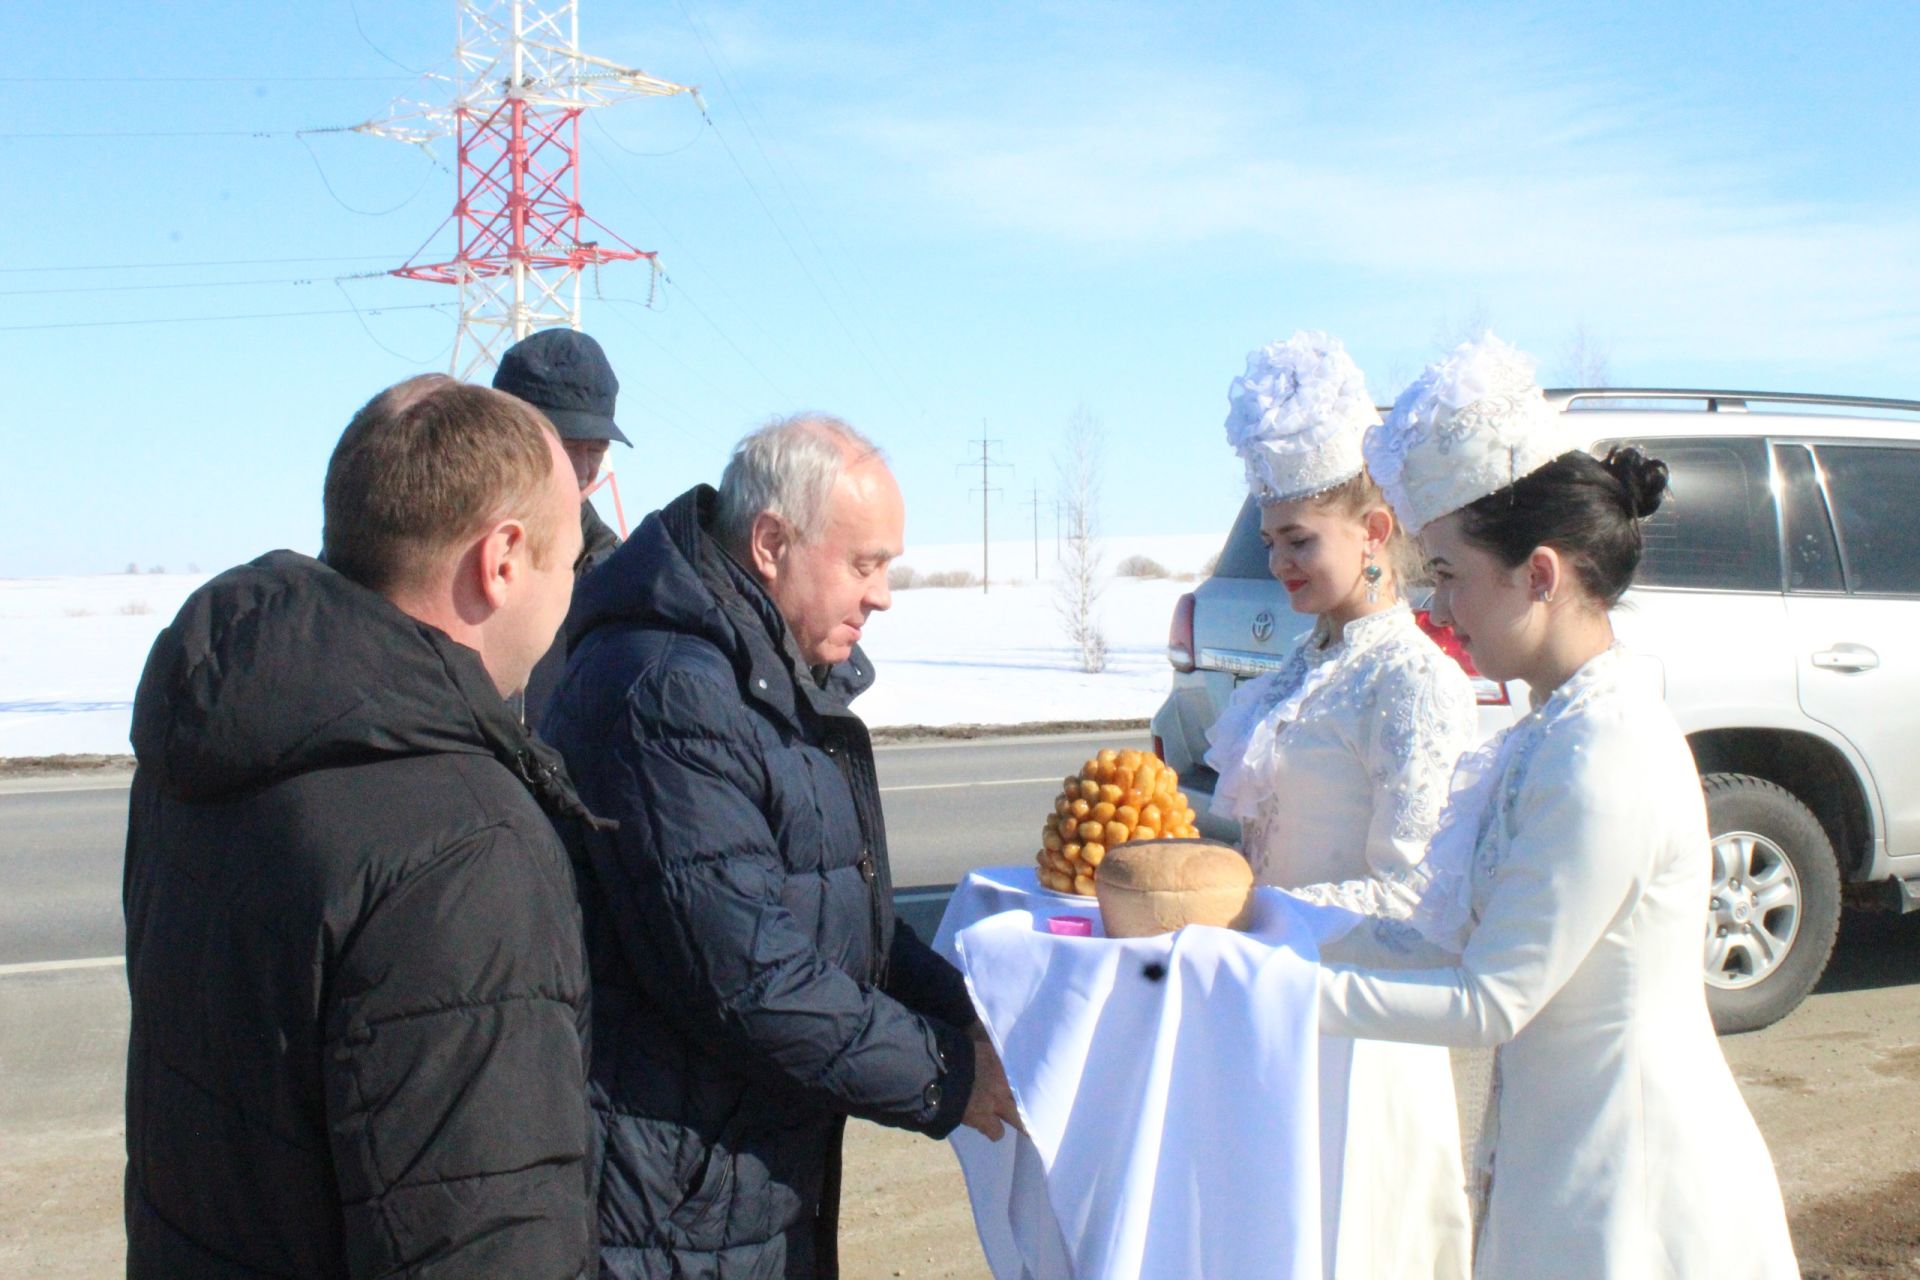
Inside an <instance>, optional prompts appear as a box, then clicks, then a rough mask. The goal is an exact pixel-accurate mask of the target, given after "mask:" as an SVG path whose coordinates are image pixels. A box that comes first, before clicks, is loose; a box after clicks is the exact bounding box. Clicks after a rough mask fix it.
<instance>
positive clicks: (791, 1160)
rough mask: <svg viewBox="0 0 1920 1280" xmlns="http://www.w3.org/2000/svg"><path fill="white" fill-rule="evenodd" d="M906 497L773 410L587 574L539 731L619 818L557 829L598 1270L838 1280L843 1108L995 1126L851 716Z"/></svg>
mask: <svg viewBox="0 0 1920 1280" xmlns="http://www.w3.org/2000/svg"><path fill="white" fill-rule="evenodd" d="M902 512H903V509H902V506H901V499H900V491H899V488H898V486H896V485H895V484H894V482H893V477H892V475H891V474H890V473H889V472H888V471H887V468H886V465H885V463H884V462H883V461H882V460H881V458H880V457H879V455H878V453H877V451H875V450H874V449H873V447H872V446H871V445H870V444H868V443H867V442H866V441H864V440H862V439H861V438H860V437H859V436H858V435H856V434H854V433H853V431H852V430H851V429H850V428H848V427H847V426H846V425H845V424H844V423H841V422H839V421H837V420H835V419H830V418H821V417H807V418H800V419H794V420H789V421H786V422H782V423H777V424H775V425H773V426H771V427H768V428H765V429H763V430H762V431H760V432H757V433H755V434H754V435H752V436H749V437H748V438H747V439H746V440H744V441H742V442H741V444H740V446H739V448H738V449H736V450H735V452H734V456H733V460H732V462H731V463H729V465H728V467H727V473H726V476H725V478H724V479H723V480H722V482H721V490H720V492H719V493H718V494H716V493H715V492H714V490H712V489H710V488H707V487H705V486H701V487H699V488H696V489H694V490H692V491H691V492H689V493H687V494H684V495H683V496H681V497H680V498H678V499H677V500H675V501H674V502H673V503H671V504H670V505H669V506H667V507H666V508H665V509H663V510H661V511H657V512H655V513H653V514H652V515H650V516H649V517H647V519H646V521H645V522H644V523H642V524H641V526H640V528H639V529H638V530H636V531H635V533H634V535H633V537H631V538H630V539H628V541H627V542H626V543H625V545H623V546H622V547H621V548H620V550H619V551H617V552H615V553H614V555H613V557H612V558H611V559H609V560H608V561H607V562H606V563H605V564H604V565H602V566H601V567H600V568H599V569H598V570H597V571H596V572H595V573H594V574H593V576H592V577H590V578H589V579H588V580H587V582H586V583H585V584H584V586H583V587H582V589H581V599H580V601H579V602H578V604H577V607H576V611H575V618H576V619H579V620H580V621H579V622H578V623H577V625H576V626H573V627H570V629H569V630H570V638H571V644H572V653H571V656H570V658H569V661H568V666H567V673H566V675H565V677H564V678H563V679H562V681H561V684H560V688H559V690H558V691H557V692H556V693H555V695H554V698H553V701H552V702H551V703H549V706H548V712H547V717H546V720H545V722H544V725H543V726H542V730H543V732H544V733H545V734H546V735H547V737H548V739H549V740H550V741H551V742H553V743H554V745H555V746H557V747H558V748H559V749H560V750H561V752H562V753H563V754H564V755H565V756H566V757H567V761H568V764H569V766H570V767H571V768H572V770H573V773H574V776H575V778H576V779H577V780H578V782H579V785H580V792H581V795H582V797H583V798H584V799H585V800H586V802H587V804H588V806H589V807H591V808H592V809H593V810H594V811H595V812H598V813H603V814H605V815H607V816H608V817H610V818H616V819H618V820H619V829H618V830H617V831H605V830H590V829H584V828H578V829H576V830H575V831H574V832H573V833H571V834H569V838H568V841H569V844H570V845H571V846H572V847H573V849H574V851H575V854H576V871H577V874H578V876H579V879H580V886H581V895H582V898H581V901H582V906H583V908H584V913H585V916H586V924H587V950H588V955H589V957H590V958H591V961H592V968H593V983H594V1059H593V1071H592V1097H593V1103H594V1107H595V1109H596V1111H597V1113H598V1116H599V1123H600V1127H601V1140H602V1141H603V1143H604V1144H605V1161H604V1164H603V1167H602V1174H601V1191H600V1221H599V1229H600V1247H601V1262H602V1272H601V1274H602V1275H603V1276H604V1277H610V1278H612V1280H640V1278H642V1277H644V1278H646V1280H691V1278H694V1277H699V1278H701V1280H772V1278H774V1277H812V1276H823V1277H824V1276H834V1275H837V1274H838V1266H837V1263H836V1255H835V1233H836V1226H837V1211H838V1202H839V1170H840V1143H841V1132H842V1129H843V1127H844V1125H845V1122H846V1117H847V1116H849V1115H855V1116H861V1117H865V1118H867V1119H870V1120H875V1121H878V1122H880V1123H882V1124H889V1125H896V1126H899V1127H902V1128H908V1129H915V1130H918V1131H920V1132H922V1133H925V1134H928V1135H930V1136H933V1137H944V1136H945V1135H946V1134H947V1133H949V1132H950V1131H951V1130H952V1129H953V1128H954V1126H955V1125H957V1124H960V1123H962V1122H963V1121H964V1122H965V1123H968V1124H971V1125H973V1126H975V1127H977V1128H979V1129H980V1130H981V1131H982V1132H984V1133H986V1134H988V1136H990V1137H998V1136H999V1134H1000V1125H1001V1121H1002V1120H1003V1119H1004V1120H1013V1119H1015V1117H1016V1116H1017V1113H1016V1111H1015V1109H1014V1107H1013V1102H1012V1096H1011V1094H1010V1092H1009V1091H1008V1089H1007V1085H1006V1077H1005V1075H1004V1073H1003V1072H1002V1070H1001V1068H1000V1064H999V1061H998V1059H997V1058H996V1057H995V1056H994V1053H993V1050H992V1048H991V1046H990V1045H989V1044H988V1043H987V1042H986V1041H985V1039H984V1038H979V1033H978V1032H977V1029H976V1023H975V1017H974V1012H973V1006H972V1002H971V1001H970V999H969V998H968V996H967V992H966V987H965V984H964V982H963V981H962V980H961V978H960V975H959V973H958V972H957V971H955V970H954V969H953V967H952V966H951V965H949V964H947V963H946V962H945V961H944V960H942V959H940V958H939V957H937V956H936V955H934V954H933V952H932V951H931V950H929V949H928V947H927V945H926V944H925V943H924V942H922V941H921V940H920V939H919V938H917V937H916V936H914V933H913V931H912V930H911V929H910V928H908V927H906V926H905V925H896V923H895V921H894V918H893V911H892V903H891V896H890V889H891V885H890V878H889V874H888V870H887V843H886V829H885V825H884V823H883V822H882V819H881V814H880V793H879V786H878V784H877V781H876V777H875V773H874V761H873V747H872V742H871V740H870V739H869V738H868V736H867V730H866V727H865V725H864V724H862V723H861V721H860V718H859V717H858V716H856V715H855V714H854V713H853V712H852V710H850V709H849V707H848V703H849V702H850V701H851V700H852V699H853V698H854V697H855V696H856V695H857V694H859V693H860V692H861V691H862V690H864V689H865V688H866V687H867V686H868V685H869V684H870V683H872V680H873V669H872V667H871V666H870V665H869V664H868V662H867V660H866V656H865V655H864V654H863V653H862V652H861V651H860V649H859V648H858V646H857V643H856V642H857V641H858V639H859V635H860V629H861V627H862V625H863V624H864V623H865V620H866V617H867V615H868V614H869V613H870V612H872V611H873V610H876V609H884V608H886V607H887V604H888V602H889V598H888V595H887V585H886V578H887V564H888V561H889V560H890V559H891V558H892V557H893V556H895V555H897V554H898V553H899V550H900V539H901V530H902V522H903V514H902ZM564 829H565V828H564V827H563V830H564ZM970 1031H972V1032H974V1034H969V1032H970Z"/></svg>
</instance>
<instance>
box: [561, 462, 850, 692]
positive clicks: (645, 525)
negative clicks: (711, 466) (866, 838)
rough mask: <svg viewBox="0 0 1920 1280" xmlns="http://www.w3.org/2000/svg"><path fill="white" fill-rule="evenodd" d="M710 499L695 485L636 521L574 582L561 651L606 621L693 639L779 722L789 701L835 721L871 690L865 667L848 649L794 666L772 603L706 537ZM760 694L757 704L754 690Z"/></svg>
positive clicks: (788, 637) (708, 491)
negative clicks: (717, 655)
mask: <svg viewBox="0 0 1920 1280" xmlns="http://www.w3.org/2000/svg"><path fill="white" fill-rule="evenodd" d="M717 498H718V495H717V494H716V493H715V492H714V490H713V488H712V486H710V485H704V484H703V485H696V486H695V487H693V488H692V489H689V490H687V492H685V493H683V494H681V495H680V496H679V497H678V498H675V499H674V500H673V501H672V502H670V503H668V504H667V505H666V506H664V507H662V508H660V510H658V511H655V512H653V513H652V514H651V515H649V516H648V517H647V518H646V519H645V520H643V521H641V523H640V527H639V528H637V529H635V530H634V531H633V535H632V536H631V537H629V538H628V539H627V540H626V541H625V542H624V543H622V544H621V545H620V549H619V550H618V551H616V552H614V553H613V555H612V556H610V557H608V559H607V560H606V561H605V562H604V563H603V564H601V565H600V567H599V568H598V569H596V570H594V571H593V572H592V573H591V574H589V575H588V576H587V577H586V579H585V580H584V581H582V583H581V584H580V588H579V591H578V593H577V595H576V598H575V601H574V610H573V614H572V616H571V618H570V619H569V620H568V623H567V632H568V640H569V644H570V646H572V647H576V648H577V647H578V646H579V644H580V642H581V640H582V638H583V637H585V636H586V635H587V634H588V633H589V632H590V631H592V630H593V629H594V628H596V627H599V626H603V625H607V624H610V623H617V624H622V625H628V626H642V627H648V628H657V629H660V630H666V631H677V632H681V633H683V634H686V635H692V636H698V637H699V638H701V639H703V640H706V641H707V642H708V643H710V644H712V645H713V646H714V647H715V648H717V649H719V650H720V651H721V652H722V653H724V654H726V655H727V657H728V658H729V659H730V660H731V661H732V663H733V665H734V668H735V670H736V671H737V672H738V673H739V675H740V678H741V682H742V687H743V689H745V690H747V691H748V693H749V695H750V696H754V697H756V700H758V701H762V702H767V703H770V704H771V705H773V706H775V707H776V709H778V710H780V711H781V712H782V713H783V714H784V715H785V716H786V717H787V718H789V719H796V718H797V711H796V709H795V701H796V698H797V697H805V698H806V699H807V700H808V701H810V702H812V703H813V704H814V705H815V707H816V709H818V710H821V711H822V712H823V713H832V712H834V711H838V712H842V713H844V712H845V711H846V704H847V703H849V702H851V701H852V700H853V699H854V698H855V697H857V696H859V695H860V694H861V693H863V692H865V691H866V690H867V688H868V687H869V686H870V685H872V683H873V664H872V663H871V662H868V661H867V655H866V654H865V653H864V652H862V651H861V649H860V648H859V647H858V646H855V648H854V650H853V654H852V656H851V657H849V658H848V659H847V660H846V661H845V662H840V663H836V664H835V665H833V666H832V667H830V668H828V669H827V670H826V671H825V672H818V671H817V670H815V669H811V668H808V667H807V666H806V665H805V663H803V662H802V661H801V659H800V657H799V653H798V651H797V650H796V649H795V648H794V644H793V638H792V633H791V632H789V631H788V629H787V624H786V620H785V619H784V618H782V617H781V616H780V611H779V610H778V609H777V608H776V607H775V606H774V603H773V599H772V597H770V596H768V595H767V593H766V590H765V589H764V588H763V587H762V586H761V585H760V582H759V580H758V579H756V578H755V577H754V576H753V574H752V573H750V572H749V571H748V570H747V569H746V568H745V567H744V566H742V565H741V564H740V563H739V562H737V561H736V560H734V558H733V557H732V556H730V555H728V554H727V553H726V552H725V551H724V550H723V549H722V548H721V546H720V544H719V542H718V541H716V540H715V539H714V538H713V536H712V534H711V533H710V532H709V531H710V530H711V528H712V526H713V513H714V507H715V503H716V500H717ZM776 674H777V676H778V678H776ZM761 676H764V677H766V679H767V683H766V684H764V685H763V684H761V682H760V680H759V677H761ZM763 689H764V690H765V691H766V696H760V695H759V694H758V692H757V691H759V690H763ZM821 695H824V698H825V702H824V704H823V701H822V696H821Z"/></svg>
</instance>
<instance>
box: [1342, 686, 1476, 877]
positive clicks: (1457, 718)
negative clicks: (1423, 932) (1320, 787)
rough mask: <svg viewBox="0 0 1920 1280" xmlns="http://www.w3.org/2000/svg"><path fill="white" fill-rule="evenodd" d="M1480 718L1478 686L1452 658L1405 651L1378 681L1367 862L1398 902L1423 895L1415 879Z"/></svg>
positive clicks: (1368, 728) (1370, 731)
mask: <svg viewBox="0 0 1920 1280" xmlns="http://www.w3.org/2000/svg"><path fill="white" fill-rule="evenodd" d="M1478 714H1479V712H1478V707H1477V706H1476V704H1475V702H1474V697H1473V686H1472V685H1471V684H1470V683H1468V681H1467V678H1466V675H1465V673H1464V672H1462V671H1461V670H1460V668H1459V667H1458V666H1457V665H1455V664H1454V663H1453V661H1452V660H1451V659H1449V658H1447V657H1446V656H1445V655H1444V654H1441V653H1438V652H1435V653H1432V654H1425V653H1413V654H1397V655H1395V656H1394V657H1393V658H1391V659H1389V660H1388V661H1387V662H1385V663H1383V664H1382V666H1381V669H1380V671H1379V674H1378V675H1377V676H1376V677H1375V684H1374V697H1373V699H1372V701H1371V706H1370V710H1369V720H1368V723H1367V724H1366V725H1365V732H1366V735H1367V736H1366V762H1367V773H1368V775H1369V776H1370V777H1371V778H1372V779H1373V817H1372V820H1371V821H1370V822H1369V823H1368V826H1367V837H1366V838H1367V847H1366V858H1367V865H1368V866H1369V867H1370V868H1372V870H1373V874H1374V876H1375V877H1377V878H1378V879H1379V881H1380V882H1381V883H1382V884H1383V885H1385V886H1389V887H1390V888H1391V895H1390V897H1391V900H1392V901H1393V902H1396V903H1401V902H1407V903H1410V897H1409V895H1411V894H1415V891H1414V890H1413V889H1411V888H1410V887H1409V884H1408V882H1407V875H1408V873H1409V872H1410V871H1412V869H1413V868H1414V867H1416V866H1418V865H1419V863H1420V862H1421V860H1422V859H1423V858H1425V857H1426V854H1427V841H1428V840H1430V839H1431V838H1432V837H1433V833H1434V829H1435V828H1436V827H1438V826H1439V825H1440V813H1441V811H1442V809H1444V808H1445V806H1446V802H1447V793H1448V789H1449V784H1450V782H1451V780H1452V778H1453V770H1454V766H1455V765H1456V764H1458V763H1459V761H1460V756H1461V754H1462V753H1463V752H1464V751H1466V750H1467V748H1468V747H1470V746H1472V745H1473V739H1474V731H1475V727H1476V723H1477V719H1478ZM1393 914H1397V915H1404V914H1406V912H1405V910H1404V909H1402V910H1400V911H1397V912H1394V913H1393Z"/></svg>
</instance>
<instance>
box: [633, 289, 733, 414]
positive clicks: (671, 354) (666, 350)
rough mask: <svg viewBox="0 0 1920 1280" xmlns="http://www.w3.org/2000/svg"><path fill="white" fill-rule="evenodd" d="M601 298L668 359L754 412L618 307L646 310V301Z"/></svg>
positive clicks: (731, 400) (730, 399)
mask: <svg viewBox="0 0 1920 1280" xmlns="http://www.w3.org/2000/svg"><path fill="white" fill-rule="evenodd" d="M599 300H600V301H601V302H611V303H614V304H616V309H615V311H614V314H615V315H617V316H619V317H620V319H622V320H624V321H625V322H626V323H627V325H628V326H629V327H631V328H632V329H633V331H634V332H635V333H637V334H639V335H640V337H641V339H642V340H643V341H645V342H646V343H648V344H649V345H650V346H652V347H653V348H654V349H655V350H657V351H658V352H660V354H661V355H664V356H665V357H667V359H669V360H671V361H673V362H674V363H675V364H677V365H679V366H680V367H681V368H682V369H685V370H686V371H687V372H688V373H690V374H692V375H693V376H694V377H696V378H698V379H699V380H700V381H701V382H704V383H705V384H706V385H707V388H708V389H709V390H711V391H712V392H714V393H715V394H716V395H718V396H720V397H722V398H723V399H726V400H728V401H730V402H732V404H733V405H734V406H735V407H736V408H738V409H739V410H741V411H742V412H743V413H747V414H751V413H752V412H753V411H752V410H751V409H750V408H749V407H748V406H747V404H746V403H745V402H744V401H741V400H736V399H734V397H733V394H732V393H731V392H729V391H728V390H727V389H726V388H725V387H722V386H721V385H720V384H719V383H717V382H715V381H714V380H713V379H711V378H709V377H708V376H707V375H706V374H704V373H702V372H700V371H699V370H698V369H696V368H694V367H693V366H692V365H690V364H688V363H687V362H686V360H685V359H683V358H682V357H681V355H680V353H679V352H677V351H675V350H674V349H673V348H672V347H669V346H668V345H667V344H666V343H664V342H662V341H660V339H658V338H656V337H654V336H653V335H652V334H651V333H648V332H647V329H646V326H645V325H643V324H641V323H640V322H639V321H638V320H635V319H634V318H633V317H632V316H630V315H628V314H627V313H626V312H625V311H622V310H619V309H618V308H619V307H621V306H636V307H640V308H642V309H643V310H644V309H645V308H646V304H645V303H643V302H638V301H636V300H635V299H632V298H609V297H607V296H605V295H604V294H603V295H601V296H600V299H599Z"/></svg>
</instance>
